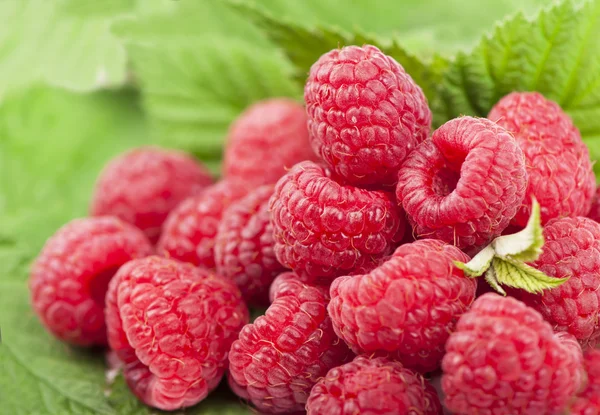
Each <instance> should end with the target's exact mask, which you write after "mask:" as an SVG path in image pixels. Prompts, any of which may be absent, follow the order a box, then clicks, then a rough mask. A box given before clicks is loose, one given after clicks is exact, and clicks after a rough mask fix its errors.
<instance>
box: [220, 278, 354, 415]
mask: <svg viewBox="0 0 600 415" xmlns="http://www.w3.org/2000/svg"><path fill="white" fill-rule="evenodd" d="M280 279H281V280H280ZM273 284H275V285H276V286H277V287H278V289H277V290H276V292H275V293H274V294H275V299H274V301H273V304H271V306H270V307H269V308H268V309H267V311H266V313H265V315H264V316H261V317H258V318H257V319H256V320H255V321H254V323H252V324H248V325H246V327H244V328H243V329H242V331H241V333H240V337H239V339H238V340H236V341H235V342H234V343H233V345H232V346H231V351H230V353H229V372H230V374H231V377H232V380H231V381H230V383H233V386H234V387H233V389H234V391H237V393H238V395H239V396H240V397H242V398H245V399H249V400H250V401H251V402H252V403H253V404H254V405H255V406H256V407H257V408H258V409H259V410H260V411H262V412H269V413H289V412H295V411H302V410H304V405H305V403H306V400H307V399H308V395H309V393H310V390H311V388H312V387H313V385H314V384H315V383H316V382H317V380H318V379H319V378H320V377H321V376H323V375H325V373H327V371H328V370H329V369H331V368H333V367H335V366H338V365H340V364H342V363H344V362H346V361H347V360H348V359H351V358H352V354H351V352H350V351H349V350H348V348H347V347H346V345H345V344H344V342H342V341H340V339H339V338H338V337H337V336H336V335H335V333H334V332H333V328H332V327H331V320H330V318H329V316H328V315H327V301H328V298H327V296H326V290H325V289H324V288H321V287H319V288H317V287H311V286H308V285H304V284H303V283H301V282H300V281H299V280H298V279H297V278H295V277H294V275H293V274H291V273H286V274H283V275H282V276H281V277H278V278H276V279H275V282H274V283H273Z"/></svg>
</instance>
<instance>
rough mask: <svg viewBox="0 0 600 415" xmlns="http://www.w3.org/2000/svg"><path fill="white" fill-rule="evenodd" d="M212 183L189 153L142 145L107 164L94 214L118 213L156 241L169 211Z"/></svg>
mask: <svg viewBox="0 0 600 415" xmlns="http://www.w3.org/2000/svg"><path fill="white" fill-rule="evenodd" d="M211 183H212V178H211V176H210V173H209V172H208V170H206V169H205V168H204V167H203V166H202V165H200V164H199V163H198V162H197V161H196V160H194V159H193V158H192V157H190V156H188V155H187V154H185V153H182V152H179V151H175V150H165V149H160V148H155V147H142V148H138V149H134V150H131V151H129V152H127V153H125V154H122V155H120V156H119V157H117V158H115V159H113V160H112V161H111V162H110V163H108V164H107V165H106V167H105V168H104V170H103V171H102V173H101V174H100V177H99V178H98V181H97V183H96V189H95V190H94V195H93V199H92V204H91V207H90V213H91V214H92V215H94V216H102V215H112V216H117V217H118V218H121V219H123V220H124V221H126V222H129V223H132V224H134V225H135V226H137V227H138V228H140V229H141V230H142V231H144V232H145V233H146V235H147V236H148V238H150V241H151V242H152V243H156V241H157V240H158V237H159V236H160V230H161V226H162V224H163V222H164V220H165V219H166V218H167V215H168V214H169V212H170V211H171V210H172V209H173V208H174V207H175V206H176V205H177V204H178V203H179V202H181V201H182V200H183V199H185V198H186V197H188V196H191V195H195V194H198V193H199V192H200V191H201V190H202V189H204V188H205V187H207V186H209V185H210V184H211Z"/></svg>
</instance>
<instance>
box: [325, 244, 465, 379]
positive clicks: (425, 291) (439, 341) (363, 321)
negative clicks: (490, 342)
mask: <svg viewBox="0 0 600 415" xmlns="http://www.w3.org/2000/svg"><path fill="white" fill-rule="evenodd" d="M453 261H461V262H468V261H469V257H468V256H467V255H465V254H464V253H462V252H461V251H460V250H459V249H457V248H455V247H453V246H452V245H448V244H446V243H444V242H442V241H438V240H435V239H423V240H420V241H416V242H413V243H408V244H404V245H402V246H400V247H399V248H398V249H396V252H394V254H393V255H392V256H391V257H390V258H388V259H387V260H386V261H385V262H384V263H383V264H382V265H380V266H379V267H377V268H376V269H374V270H373V271H371V272H370V273H368V274H365V275H357V276H353V277H340V278H338V279H336V280H335V281H334V282H333V284H332V285H331V302H330V303H329V308H328V310H329V315H330V316H331V320H332V322H333V328H334V329H335V332H336V334H337V335H338V336H340V337H341V338H342V339H343V340H344V341H346V343H347V344H348V345H349V346H350V347H351V348H352V349H353V350H354V352H356V353H357V354H358V353H367V354H372V353H384V354H389V355H391V358H393V359H394V360H399V361H400V362H402V364H404V366H406V367H409V368H411V369H414V370H418V371H420V372H430V371H432V370H434V369H436V368H437V367H438V366H439V364H440V362H441V360H442V356H443V355H444V344H445V343H446V340H447V339H448V335H449V333H451V332H452V330H454V326H455V325H456V322H457V321H458V318H459V317H460V316H461V315H462V314H463V313H464V312H465V311H466V310H467V309H468V308H469V306H470V305H471V303H472V302H473V300H474V299H475V290H476V288H477V281H476V280H475V279H473V278H468V277H466V276H465V275H464V274H463V272H462V271H461V270H460V269H458V268H456V267H455V266H454V263H453Z"/></svg>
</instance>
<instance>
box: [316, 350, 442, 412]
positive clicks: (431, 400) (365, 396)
mask: <svg viewBox="0 0 600 415" xmlns="http://www.w3.org/2000/svg"><path fill="white" fill-rule="evenodd" d="M306 411H307V414H308V415H322V414H327V415H354V414H362V415H381V414H422V415H438V414H440V415H441V414H442V406H441V403H440V400H439V398H438V396H437V393H436V391H435V389H434V388H433V386H431V385H430V384H428V383H427V382H425V380H424V379H423V377H422V376H421V375H419V374H417V373H414V372H413V371H412V370H409V369H406V368H404V367H403V366H402V364H401V363H399V362H393V361H390V360H388V359H386V358H382V357H379V358H374V359H370V358H368V357H366V356H359V357H357V358H356V359H354V360H353V361H352V362H350V363H346V364H345V365H342V366H339V367H336V368H333V369H331V370H330V371H329V372H327V375H325V377H324V378H322V379H321V380H320V381H319V382H318V383H317V384H316V385H315V386H314V388H313V389H312V392H311V393H310V397H309V398H308V402H307V403H306Z"/></svg>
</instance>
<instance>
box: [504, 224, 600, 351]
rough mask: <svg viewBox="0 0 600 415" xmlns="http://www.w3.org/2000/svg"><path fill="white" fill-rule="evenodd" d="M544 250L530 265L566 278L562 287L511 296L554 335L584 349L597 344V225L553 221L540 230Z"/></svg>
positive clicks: (599, 283) (599, 269)
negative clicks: (561, 333)
mask: <svg viewBox="0 0 600 415" xmlns="http://www.w3.org/2000/svg"><path fill="white" fill-rule="evenodd" d="M544 239H545V241H546V242H545V244H544V250H543V253H542V255H540V257H539V258H538V259H537V261H535V262H533V263H532V264H531V265H532V266H533V267H535V268H537V269H539V270H541V271H542V272H544V273H545V274H546V275H549V276H551V277H556V278H563V277H569V279H568V280H567V282H565V283H563V284H562V285H560V286H558V287H556V288H552V289H550V290H545V291H544V292H543V293H542V294H539V295H535V294H529V293H526V292H525V291H520V290H511V294H513V295H514V296H516V297H517V298H519V299H520V300H522V301H524V302H525V303H526V304H527V305H529V306H530V307H533V308H535V309H536V310H537V311H539V312H540V313H541V314H542V315H543V316H544V318H545V319H546V320H547V321H548V322H550V324H551V325H552V326H553V327H554V330H557V331H566V332H569V333H571V334H572V335H573V336H575V337H576V338H577V339H578V340H579V341H580V342H581V345H582V346H584V348H587V347H595V345H596V344H598V342H599V341H600V321H599V319H600V224H599V223H597V222H595V221H593V220H591V219H588V218H583V217H576V218H562V219H553V220H551V221H550V222H548V224H546V226H545V227H544Z"/></svg>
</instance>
